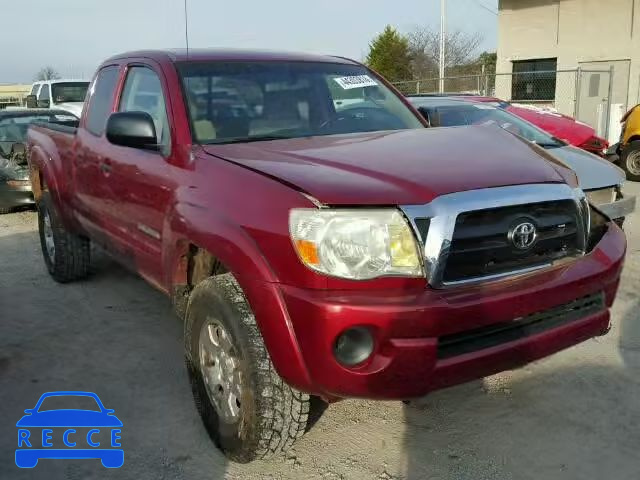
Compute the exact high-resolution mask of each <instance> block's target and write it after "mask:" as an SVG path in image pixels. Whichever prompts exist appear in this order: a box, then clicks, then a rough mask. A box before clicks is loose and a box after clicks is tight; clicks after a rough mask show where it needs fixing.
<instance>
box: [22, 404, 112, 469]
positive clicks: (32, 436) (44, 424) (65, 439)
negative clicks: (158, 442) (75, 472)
mask: <svg viewBox="0 0 640 480" xmlns="http://www.w3.org/2000/svg"><path fill="white" fill-rule="evenodd" d="M56 397H59V398H56ZM78 397H88V398H81V399H79V398H78ZM47 399H55V400H56V404H59V403H61V402H62V403H63V404H64V402H65V401H67V400H73V401H74V402H75V403H78V400H80V401H84V402H87V401H88V402H89V403H90V406H91V409H78V408H69V409H66V408H56V409H48V408H46V407H43V402H45V401H46V400H47ZM48 403H49V404H51V403H52V401H51V400H49V401H48ZM24 412H25V413H26V415H25V416H24V417H22V418H21V419H20V420H18V423H16V427H18V448H17V449H16V465H17V466H18V467H20V468H33V467H35V466H36V465H37V464H38V460H40V459H41V458H53V459H85V458H93V459H98V458H99V459H100V461H101V462H102V465H103V466H105V467H106V468H119V467H121V466H122V464H123V463H124V450H123V449H122V448H120V447H121V444H120V438H121V427H122V422H121V421H120V420H119V419H118V417H116V416H115V415H114V410H110V409H107V408H105V407H104V405H103V404H102V402H101V401H100V398H99V397H98V396H97V395H96V394H95V393H92V392H49V393H45V394H44V395H42V396H41V397H40V400H38V403H37V404H36V406H35V407H34V408H32V409H27V410H25V411H24ZM54 429H55V434H54ZM85 431H86V434H85V433H84V432H85ZM62 432H64V433H62ZM60 434H61V435H60ZM54 437H55V439H54ZM107 439H108V440H107ZM59 440H62V442H59ZM85 440H86V441H85ZM54 441H55V442H56V443H62V444H63V445H64V447H65V448H59V447H61V446H63V445H56V446H55V448H54V444H53V442H54ZM85 444H86V446H87V447H88V448H84V445H85ZM76 445H82V446H79V447H76ZM107 446H108V447H109V448H105V447H107Z"/></svg>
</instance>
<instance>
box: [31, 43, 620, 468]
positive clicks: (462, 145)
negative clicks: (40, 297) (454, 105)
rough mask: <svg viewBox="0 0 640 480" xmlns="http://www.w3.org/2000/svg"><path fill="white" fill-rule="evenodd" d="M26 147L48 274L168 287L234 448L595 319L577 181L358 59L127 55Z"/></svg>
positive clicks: (598, 234) (614, 269) (609, 230)
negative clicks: (425, 111) (436, 121)
mask: <svg viewBox="0 0 640 480" xmlns="http://www.w3.org/2000/svg"><path fill="white" fill-rule="evenodd" d="M28 158H29V168H30V178H31V181H32V185H33V192H34V196H35V200H36V202H37V206H38V213H39V217H38V221H39V232H40V239H41V244H42V252H43V257H44V262H45V264H46V267H47V269H48V271H49V273H50V275H51V276H52V277H53V278H54V279H55V280H56V281H58V282H69V281H72V280H77V279H81V278H83V277H85V276H87V274H88V273H89V264H90V253H91V251H92V249H91V248H90V247H91V244H95V245H97V246H99V247H101V248H102V249H104V250H106V251H107V252H108V253H109V254H111V255H112V256H113V257H115V258H116V259H119V260H120V262H121V263H122V264H123V265H125V266H127V267H128V268H130V269H132V270H134V271H135V272H137V273H139V274H140V275H141V276H142V277H144V278H145V279H146V280H147V281H148V282H149V283H151V284H152V285H154V286H155V287H157V288H158V289H160V290H162V291H163V292H165V293H166V294H167V295H168V296H169V297H170V298H171V299H172V302H173V304H174V306H175V309H176V311H177V313H178V315H179V316H180V317H181V318H182V319H183V321H184V347H185V356H186V362H187V366H188V372H189V375H190V378H191V380H192V386H193V394H194V397H195V400H196V405H197V407H198V409H199V410H200V414H201V416H202V419H203V422H204V424H205V426H206V428H207V429H208V430H209V432H210V434H211V436H212V438H213V439H214V440H215V442H216V444H217V445H218V446H219V447H220V448H221V449H222V450H223V451H224V452H225V453H226V455H227V456H228V457H229V458H231V459H233V460H235V461H238V462H249V461H251V460H254V459H257V458H265V457H267V456H270V455H272V454H275V453H278V452H281V451H284V450H286V449H287V448H289V447H290V446H291V445H292V444H293V443H294V442H295V440H296V439H297V438H299V437H300V436H301V435H302V434H303V433H304V432H305V431H306V430H308V428H309V427H310V426H311V424H312V423H313V422H314V421H315V420H316V419H317V418H318V416H319V414H320V413H322V410H323V409H324V408H325V406H326V404H327V403H330V402H334V401H337V400H339V399H342V398H352V397H360V398H369V399H397V400H406V399H411V398H415V397H419V396H422V395H425V394H427V393H428V392H430V391H433V390H437V389H441V388H444V387H448V386H452V385H456V384H459V383H462V382H467V381H470V380H473V379H477V378H481V377H483V376H486V375H491V374H494V373H496V372H499V371H502V370H505V369H511V368H515V367H518V366H521V365H523V364H526V363H527V362H531V361H533V360H536V359H539V358H542V357H545V356H548V355H550V354H552V353H554V352H557V351H559V350H561V349H564V348H567V347H570V346H572V345H575V344H577V343H579V342H582V341H584V340H587V339H589V338H591V337H595V336H599V335H603V334H605V333H606V332H607V331H608V329H609V325H610V324H609V322H610V317H609V315H610V314H609V309H610V307H611V305H612V303H613V301H614V297H615V294H616V290H617V288H618V282H619V277H620V271H621V268H622V264H623V259H624V255H625V248H626V243H625V237H624V234H623V232H622V231H621V230H620V228H619V227H618V226H617V225H616V224H615V223H614V222H612V221H611V220H610V219H609V218H608V217H607V216H606V215H605V214H603V213H602V212H600V211H598V209H597V208H595V207H594V206H592V205H590V204H589V202H588V201H587V199H586V197H585V195H584V193H583V191H582V190H581V189H580V188H579V187H578V184H577V180H576V176H575V174H574V173H573V171H571V170H570V169H569V168H567V167H566V166H564V165H563V164H561V163H559V162H558V161H556V160H554V158H553V157H552V156H550V154H549V153H548V152H546V151H545V150H544V149H542V148H540V147H538V146H536V145H534V144H531V143H530V142H528V141H526V140H524V139H522V138H520V137H517V136H514V135H512V134H510V133H508V132H506V131H504V130H503V129H501V128H499V127H497V126H491V125H488V126H469V127H452V128H439V129H430V128H426V123H425V121H424V119H423V118H422V117H421V116H420V114H419V113H418V112H417V111H416V110H415V109H414V108H413V107H411V106H410V105H409V104H408V103H407V101H406V100H405V99H404V98H402V96H401V95H399V93H398V92H397V91H396V90H394V89H393V87H391V86H390V85H389V84H388V82H387V81H385V80H384V79H383V78H382V77H380V76H379V75H377V74H376V73H375V72H373V71H371V70H369V69H368V68H366V67H365V66H363V65H362V64H360V63H358V62H355V61H352V60H348V59H344V58H337V57H329V56H315V55H304V54H288V53H287V54H285V53H274V52H271V53H265V52H255V51H238V50H203V51H194V50H190V51H188V52H184V51H165V52H157V51H141V52H133V53H127V54H122V55H118V56H115V57H113V58H110V59H109V60H107V61H106V62H104V63H103V64H102V66H100V68H99V69H98V71H97V73H96V75H95V77H94V79H93V81H92V83H91V86H90V89H89V93H88V96H87V101H86V103H85V106H84V109H83V112H82V118H81V120H80V124H79V126H78V128H77V129H76V128H72V127H69V126H60V125H49V126H47V125H36V126H32V127H31V128H30V130H29V134H28ZM131 321H135V319H134V318H132V319H131Z"/></svg>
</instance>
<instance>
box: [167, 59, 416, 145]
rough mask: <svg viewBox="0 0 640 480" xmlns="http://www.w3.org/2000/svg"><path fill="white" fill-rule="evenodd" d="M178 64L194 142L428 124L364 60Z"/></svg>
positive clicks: (353, 131)
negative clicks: (356, 62)
mask: <svg viewBox="0 0 640 480" xmlns="http://www.w3.org/2000/svg"><path fill="white" fill-rule="evenodd" d="M178 69H179V72H180V75H181V77H182V83H183V88H184V93H185V97H186V99H187V103H188V106H189V107H188V108H189V115H190V119H191V125H192V132H193V136H194V137H195V138H194V140H195V141H196V142H197V143H204V144H209V143H233V142H246V141H259V140H272V139H279V138H298V137H307V136H313V135H331V134H342V133H356V132H375V131H380V130H400V129H407V128H423V125H422V123H421V122H420V121H419V120H418V118H417V117H416V116H415V115H414V114H413V112H412V111H411V110H410V109H409V108H407V106H406V105H405V104H404V103H403V102H402V101H401V100H400V99H399V98H398V97H397V96H396V95H395V94H394V93H393V92H391V91H390V90H389V89H388V88H387V87H385V86H384V85H383V84H382V83H380V81H379V80H377V79H376V78H375V77H374V76H373V75H372V74H371V72H369V70H367V69H366V68H365V67H362V66H359V65H342V64H332V63H309V62H231V63H230V62H209V63H200V62H199V63H195V62H191V63H190V62H185V63H182V64H179V66H178Z"/></svg>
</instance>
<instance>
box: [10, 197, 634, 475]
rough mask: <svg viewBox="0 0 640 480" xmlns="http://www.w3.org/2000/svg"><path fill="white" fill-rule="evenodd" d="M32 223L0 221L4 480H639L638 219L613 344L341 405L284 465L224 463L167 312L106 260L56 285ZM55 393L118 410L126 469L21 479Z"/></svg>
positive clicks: (59, 466) (44, 465) (81, 469)
mask: <svg viewBox="0 0 640 480" xmlns="http://www.w3.org/2000/svg"><path fill="white" fill-rule="evenodd" d="M628 192H629V193H634V194H636V195H639V196H640V185H638V184H635V185H631V186H630V187H629V188H628ZM35 219H36V217H35V214H34V213H33V212H23V213H18V214H12V215H6V216H2V217H0V268H1V270H0V418H1V419H2V422H0V424H1V429H0V478H2V479H13V478H18V479H19V478H47V479H53V478H55V479H58V478H60V479H62V478H68V479H86V478H103V477H104V478H129V479H147V478H150V479H164V478H166V479H183V478H184V479H204V478H211V479H222V478H228V479H264V480H267V479H273V480H275V479H331V480H333V479H352V478H353V479H392V478H393V479H396V478H397V479H401V478H402V479H430V478H434V479H456V480H460V479H468V480H480V479H536V480H538V479H556V478H558V479H580V480H584V479H598V480H600V479H602V478H607V479H612V480H616V479H637V478H640V456H639V454H638V446H639V445H640V295H639V293H638V291H639V290H640V213H636V214H635V216H634V218H632V219H631V221H630V222H629V224H628V225H627V228H626V230H627V233H628V235H629V254H628V257H627V266H626V269H625V272H624V279H623V282H622V286H621V291H620V294H619V297H618V301H617V303H616V305H615V308H614V312H613V319H614V328H613V330H612V331H611V333H610V334H609V335H608V336H606V337H603V338H600V339H595V340H591V341H588V342H586V343H585V344H583V345H580V346H578V347H576V348H573V349H570V350H568V351H565V352H562V353H560V354H557V355H555V356H553V357H551V358H549V359H546V360H544V361H541V362H538V363H536V364H533V365H530V366H528V367H526V368H523V369H520V370H517V371H512V372H506V373H503V374H500V375H496V376H494V377H491V378H488V379H485V380H484V381H479V382H475V383H472V384H468V385H463V386H461V387H457V388H453V389H450V390H446V391H443V392H439V393H437V394H434V395H431V396H429V397H427V398H425V399H423V400H421V401H419V402H416V403H415V404H413V405H411V406H404V405H403V404H402V403H399V402H385V403H376V402H363V401H345V402H342V403H339V404H337V405H334V406H332V407H331V408H330V409H329V411H328V412H327V413H326V414H325V416H324V417H323V418H322V419H321V420H320V422H319V423H318V424H317V426H316V427H315V429H314V430H312V432H311V433H310V434H308V435H307V436H306V437H305V438H304V439H303V440H302V441H301V442H299V444H297V446H296V447H295V451H293V452H290V453H289V454H288V455H287V456H286V458H279V459H276V460H274V461H270V462H257V463H254V464H252V465H248V466H243V465H235V464H228V463H226V462H225V460H224V458H223V457H222V456H221V455H220V454H219V453H218V452H217V451H216V450H215V449H214V448H213V446H212V445H211V443H210V441H209V439H208V437H207V435H206V433H205V431H204V429H203V427H202V426H201V424H200V420H199V418H198V416H197V413H196V409H195V407H194V405H193V402H192V399H191V393H190V390H189V384H188V381H187V376H186V372H185V368H184V366H183V362H182V339H181V336H182V328H181V325H180V323H179V322H178V321H177V320H176V318H175V317H174V316H173V315H172V313H171V310H170V306H169V304H168V301H167V300H166V299H165V298H164V297H163V296H162V295H161V294H160V293H158V292H156V291H155V290H153V289H152V288H151V287H149V286H147V285H146V284H145V283H144V282H143V281H142V280H140V279H138V278H137V277H135V276H134V275H132V274H130V273H128V272H126V271H125V270H123V269H122V268H120V267H118V266H117V265H115V264H113V263H112V262H110V261H109V260H106V259H104V258H99V259H98V260H97V261H96V268H95V270H96V271H95V274H94V275H93V276H92V277H91V278H90V279H89V280H87V281H85V282H82V283H77V284H72V285H64V286H62V285H57V284H55V283H54V282H53V281H52V280H51V279H50V278H49V277H48V276H47V274H46V273H45V270H44V266H43V263H42V260H41V254H40V251H39V248H40V247H39V244H38V239H37V233H36V222H35ZM52 390H87V391H94V392H96V393H97V394H98V395H99V396H100V398H101V399H102V401H103V402H104V404H105V405H106V407H107V408H113V409H115V411H116V414H117V415H118V417H119V418H120V419H121V420H122V421H123V423H124V427H123V435H122V436H123V447H124V449H125V464H124V466H123V467H122V468H121V469H119V470H106V469H104V468H102V466H100V464H99V462H98V461H88V460H84V461H60V460H58V461H55V460H43V461H41V462H40V463H39V464H38V466H37V467H36V469H34V470H29V471H27V470H19V469H18V468H16V466H15V465H14V462H13V455H14V454H13V451H14V449H15V448H16V445H17V443H16V435H17V432H16V427H15V422H16V421H17V420H18V419H19V418H20V417H21V416H22V414H23V410H24V409H26V408H32V407H33V406H34V405H35V402H36V401H37V399H38V398H39V396H40V395H41V394H42V393H43V392H47V391H52Z"/></svg>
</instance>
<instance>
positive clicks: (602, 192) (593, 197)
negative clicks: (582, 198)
mask: <svg viewBox="0 0 640 480" xmlns="http://www.w3.org/2000/svg"><path fill="white" fill-rule="evenodd" d="M584 194H585V195H586V196H587V200H589V203H590V204H591V205H595V206H596V207H597V206H598V205H603V204H607V203H613V202H615V201H616V197H617V192H616V188H615V187H609V188H601V189H599V190H590V191H588V192H584Z"/></svg>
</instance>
